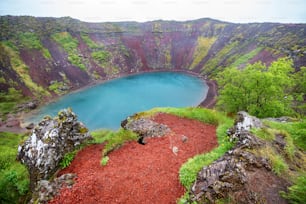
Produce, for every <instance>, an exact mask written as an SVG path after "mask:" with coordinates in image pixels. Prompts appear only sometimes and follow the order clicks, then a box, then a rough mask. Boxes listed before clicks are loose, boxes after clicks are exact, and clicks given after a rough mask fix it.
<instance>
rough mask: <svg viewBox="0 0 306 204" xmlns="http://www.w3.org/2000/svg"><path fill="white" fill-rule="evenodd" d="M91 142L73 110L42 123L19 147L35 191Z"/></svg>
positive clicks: (19, 153)
mask: <svg viewBox="0 0 306 204" xmlns="http://www.w3.org/2000/svg"><path fill="white" fill-rule="evenodd" d="M89 139H92V137H91V136H90V134H89V132H88V129H87V128H86V127H85V126H84V124H83V123H81V122H80V121H78V120H77V116H76V115H75V114H74V113H73V112H72V110H71V109H64V110H62V111H60V112H59V113H58V116H57V117H55V118H51V117H49V116H46V117H45V118H44V119H43V120H42V121H41V122H39V124H38V126H36V127H35V128H34V129H33V131H32V133H31V135H30V136H29V138H28V139H27V140H26V141H25V142H24V143H23V144H22V145H20V146H19V147H18V156H17V158H18V160H20V161H21V162H22V163H23V164H25V165H26V166H27V168H28V171H29V174H30V187H31V190H32V191H34V190H35V188H36V186H37V182H38V181H40V180H44V179H49V178H50V177H51V176H52V175H53V174H54V173H55V172H56V171H57V170H58V168H59V163H60V161H61V160H62V158H63V157H64V155H65V154H66V153H68V152H71V151H73V150H74V149H75V148H76V147H78V146H79V145H80V144H81V143H83V142H85V141H87V140H89Z"/></svg>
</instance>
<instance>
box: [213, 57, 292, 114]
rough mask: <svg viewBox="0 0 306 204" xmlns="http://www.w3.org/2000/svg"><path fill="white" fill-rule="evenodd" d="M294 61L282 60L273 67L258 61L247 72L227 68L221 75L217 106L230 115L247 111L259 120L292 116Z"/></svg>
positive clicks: (247, 68)
mask: <svg viewBox="0 0 306 204" xmlns="http://www.w3.org/2000/svg"><path fill="white" fill-rule="evenodd" d="M292 65H293V62H292V60H290V59H287V58H280V59H278V60H277V61H275V62H273V63H272V64H271V65H270V66H269V67H267V66H266V65H264V64H262V63H261V62H257V63H254V64H248V65H247V66H246V67H245V68H244V69H242V70H238V69H237V68H234V67H232V68H226V69H225V70H224V71H223V72H221V73H219V74H218V75H217V82H218V85H219V87H220V92H219V93H220V95H219V97H218V103H217V106H218V107H219V108H221V109H222V110H224V111H227V112H237V111H241V110H244V111H247V112H249V113H250V114H252V115H255V116H258V117H268V116H271V117H277V116H281V115H288V114H292V112H293V111H292V108H291V104H292V100H293V95H292V89H293V86H294V80H293V75H292V72H293V71H294V69H293V67H292Z"/></svg>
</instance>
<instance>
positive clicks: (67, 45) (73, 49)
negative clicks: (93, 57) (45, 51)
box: [51, 32, 86, 71]
mask: <svg viewBox="0 0 306 204" xmlns="http://www.w3.org/2000/svg"><path fill="white" fill-rule="evenodd" d="M51 37H52V39H53V40H54V41H56V42H57V43H58V44H59V45H60V46H62V47H63V48H64V50H65V51H66V52H67V54H68V61H69V62H70V63H71V64H73V65H75V66H77V67H79V68H80V69H81V70H83V71H85V70H86V66H85V65H84V63H83V59H82V57H80V55H79V53H78V45H79V41H78V40H77V39H76V38H73V37H72V36H71V35H70V33H68V32H61V33H55V34H53V35H52V36H51Z"/></svg>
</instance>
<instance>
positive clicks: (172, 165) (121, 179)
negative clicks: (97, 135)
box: [50, 113, 217, 204]
mask: <svg viewBox="0 0 306 204" xmlns="http://www.w3.org/2000/svg"><path fill="white" fill-rule="evenodd" d="M154 121H156V122H158V123H163V124H166V125H168V127H170V128H171V130H172V132H171V133H169V134H167V135H166V136H164V137H161V138H150V139H148V140H147V144H146V145H140V144H138V143H137V142H129V143H127V144H125V145H124V146H122V147H121V148H120V149H118V150H116V151H114V152H112V153H110V154H109V158H110V160H109V161H108V163H107V165H106V166H101V165H100V160H101V153H102V149H103V145H102V144H101V145H92V146H89V147H87V148H85V149H83V150H82V151H80V152H79V153H78V154H77V156H76V158H75V160H74V161H73V162H72V164H71V165H70V166H69V167H68V168H66V169H65V170H63V171H61V172H60V174H65V173H76V174H77V179H76V183H75V184H74V186H73V187H72V188H71V189H67V188H65V189H62V191H61V194H60V195H59V196H57V197H56V198H55V199H54V200H52V201H51V202H50V203H52V204H55V203H61V204H63V203H86V204H90V203H158V204H160V203H176V200H177V199H178V198H179V197H181V196H182V195H183V194H184V187H183V186H182V185H181V184H180V182H179V178H178V177H179V174H178V172H179V169H180V167H181V165H182V164H183V163H184V162H186V161H187V159H188V158H190V157H192V156H194V155H196V154H199V153H203V152H208V151H210V150H211V149H212V148H214V147H215V146H216V145H217V140H216V133H215V130H216V128H215V126H212V125H207V124H203V123H201V122H199V121H196V120H190V119H183V118H179V117H176V116H173V115H169V114H164V113H161V114H157V115H156V116H154ZM183 135H185V136H187V137H188V140H187V141H186V142H183V141H182V136H183ZM173 147H178V152H177V153H174V152H173Z"/></svg>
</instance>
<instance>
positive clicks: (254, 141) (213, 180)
mask: <svg viewBox="0 0 306 204" xmlns="http://www.w3.org/2000/svg"><path fill="white" fill-rule="evenodd" d="M251 127H257V128H258V127H262V123H261V121H260V120H259V119H257V118H255V117H252V116H250V115H248V114H247V113H246V112H239V113H238V117H237V120H236V123H235V126H234V127H233V128H231V129H230V130H229V131H228V134H229V136H230V137H231V139H232V140H235V142H236V143H235V146H234V147H233V148H232V149H231V150H230V151H228V152H227V153H226V154H225V155H224V156H222V157H221V158H220V159H218V160H217V161H215V162H213V163H212V164H211V165H209V166H205V167H203V168H202V170H201V171H200V172H199V173H198V175H197V179H196V181H195V183H194V184H193V186H192V187H191V191H190V192H191V193H190V198H191V200H192V201H197V202H198V203H215V202H216V200H218V199H219V198H225V197H228V196H229V195H231V196H230V197H231V198H233V197H235V200H234V203H272V202H271V201H269V202H267V200H268V199H269V196H270V195H265V193H263V192H262V191H261V190H260V189H255V190H254V185H253V182H254V180H256V178H257V177H261V179H265V178H266V179H267V178H269V182H270V184H269V185H270V186H269V187H266V186H264V184H263V186H264V187H263V188H269V189H273V188H274V189H276V190H275V191H277V190H279V189H280V188H281V187H280V186H278V185H277V182H278V180H279V178H277V177H276V175H274V174H273V172H272V171H271V165H270V163H269V161H268V159H266V158H263V157H259V156H256V155H255V154H253V153H252V150H255V149H256V148H260V147H263V146H265V145H266V144H265V141H263V140H261V139H259V138H257V137H256V136H254V135H252V134H251V133H250V132H249V130H250V128H251ZM255 188H256V187H255ZM273 199H275V200H274V201H273V202H274V203H282V198H280V196H279V195H278V197H277V198H273Z"/></svg>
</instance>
